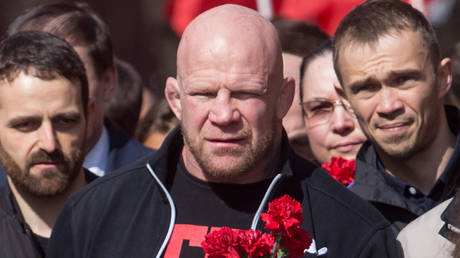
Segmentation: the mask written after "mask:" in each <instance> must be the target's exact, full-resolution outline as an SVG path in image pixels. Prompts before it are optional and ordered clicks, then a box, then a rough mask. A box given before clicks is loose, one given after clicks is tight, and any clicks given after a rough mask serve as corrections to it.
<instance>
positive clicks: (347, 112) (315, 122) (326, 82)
mask: <svg viewBox="0 0 460 258" xmlns="http://www.w3.org/2000/svg"><path fill="white" fill-rule="evenodd" d="M300 73H301V75H300V105H301V106H302V113H303V118H304V119H305V124H306V128H307V134H308V139H309V142H310V148H311V150H312V152H313V155H314V156H315V159H316V161H318V162H319V163H320V164H322V163H325V162H329V161H330V159H331V157H332V156H339V157H343V158H347V159H351V158H355V156H356V153H357V152H358V150H359V148H360V147H361V144H362V143H363V142H364V141H366V137H365V136H364V134H363V133H362V131H361V129H360V127H359V125H358V121H357V119H356V116H355V114H354V112H353V109H352V108H351V106H350V104H349V103H348V101H346V100H345V96H344V92H343V90H342V87H341V86H340V84H339V82H338V79H337V76H336V74H335V72H334V67H333V63H332V44H331V41H327V42H326V43H324V44H323V45H322V46H321V47H320V48H318V49H317V50H315V51H314V52H313V53H312V54H310V55H309V56H307V57H305V58H304V59H303V60H302V65H301V70H300Z"/></svg>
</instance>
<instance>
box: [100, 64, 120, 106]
mask: <svg viewBox="0 0 460 258" xmlns="http://www.w3.org/2000/svg"><path fill="white" fill-rule="evenodd" d="M101 82H102V84H103V85H104V102H105V101H108V100H109V99H110V98H112V96H113V95H114V94H115V91H116V90H117V88H118V72H117V69H116V68H114V67H110V68H107V69H106V70H105V72H104V74H103V76H102V81H101Z"/></svg>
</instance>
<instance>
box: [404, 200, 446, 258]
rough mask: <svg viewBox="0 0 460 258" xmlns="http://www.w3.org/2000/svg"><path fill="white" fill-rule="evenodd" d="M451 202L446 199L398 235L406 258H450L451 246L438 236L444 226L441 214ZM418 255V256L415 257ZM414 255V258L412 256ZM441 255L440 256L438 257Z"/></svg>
mask: <svg viewBox="0 0 460 258" xmlns="http://www.w3.org/2000/svg"><path fill="white" fill-rule="evenodd" d="M451 201H452V198H451V199H448V200H446V201H444V202H442V203H441V204H439V205H438V206H436V207H434V208H433V209H431V210H429V211H428V212H426V213H425V214H423V215H422V216H420V217H418V218H417V219H416V220H414V221H412V222H411V223H409V224H408V225H407V226H406V227H405V228H404V229H403V230H402V231H401V232H400V233H399V235H398V240H399V242H400V243H401V246H402V247H403V250H404V255H405V256H406V257H416V256H418V255H422V254H423V255H424V256H427V257H428V256H429V257H450V256H444V255H441V254H442V253H445V255H446V254H448V253H449V250H450V251H452V250H453V244H452V243H451V242H449V241H448V240H447V239H445V238H444V237H442V236H441V235H440V234H439V231H440V230H441V228H442V227H443V226H444V222H443V221H442V220H441V214H442V212H443V211H444V210H445V209H446V207H447V206H448V205H449V203H450V202H451ZM417 254H418V255H417ZM414 255H415V256H414ZM439 255H441V256H439Z"/></svg>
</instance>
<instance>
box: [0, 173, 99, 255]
mask: <svg viewBox="0 0 460 258" xmlns="http://www.w3.org/2000/svg"><path fill="white" fill-rule="evenodd" d="M95 178H96V176H95V175H94V174H92V173H91V172H89V171H88V170H85V179H86V182H88V183H89V182H91V181H93V180H94V179H95ZM16 257H17V258H42V257H45V254H44V250H42V248H41V246H40V244H39V240H38V239H37V238H36V237H35V236H34V235H33V233H32V230H31V228H30V227H29V225H27V223H26V222H25V221H24V218H23V217H22V213H21V211H20V209H19V206H18V204H17V202H16V200H15V198H14V195H13V193H12V192H11V190H10V187H9V185H8V184H5V185H3V186H2V187H0V258H16Z"/></svg>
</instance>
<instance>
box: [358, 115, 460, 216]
mask: <svg viewBox="0 0 460 258" xmlns="http://www.w3.org/2000/svg"><path fill="white" fill-rule="evenodd" d="M445 110H446V116H447V121H448V123H449V128H450V129H451V130H452V132H454V133H455V134H456V135H457V145H456V147H455V151H454V154H453V155H452V157H451V159H450V160H449V163H448V165H447V167H446V170H445V172H444V173H443V175H444V174H445V175H446V179H445V180H446V182H447V185H446V186H445V189H444V191H443V199H444V200H445V199H447V198H448V197H451V196H452V195H453V194H454V193H455V189H456V187H458V186H459V185H460V173H456V172H455V171H458V170H459V169H460V136H459V132H460V116H459V111H458V109H457V108H455V107H452V106H445ZM378 162H380V161H379V158H378V155H377V152H376V150H375V148H374V146H373V145H372V144H371V143H370V142H369V141H367V142H365V143H364V144H363V146H362V147H361V149H360V150H359V152H358V154H357V158H356V170H355V182H354V184H353V186H352V187H351V188H350V189H351V190H352V191H353V192H355V193H357V194H358V195H360V196H366V197H365V198H366V199H367V200H368V201H371V202H373V201H374V202H383V203H386V204H390V205H393V206H397V207H401V208H404V209H407V210H410V211H412V212H414V213H415V214H418V215H420V214H421V213H423V211H422V210H421V209H420V208H418V207H417V206H416V205H415V204H413V203H411V202H407V201H406V200H405V199H404V198H403V197H402V196H401V195H400V194H399V193H398V192H396V191H395V190H394V189H393V188H392V187H390V186H389V185H388V184H387V183H386V181H385V178H384V176H383V175H382V173H380V172H379V171H378V168H377V164H378Z"/></svg>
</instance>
